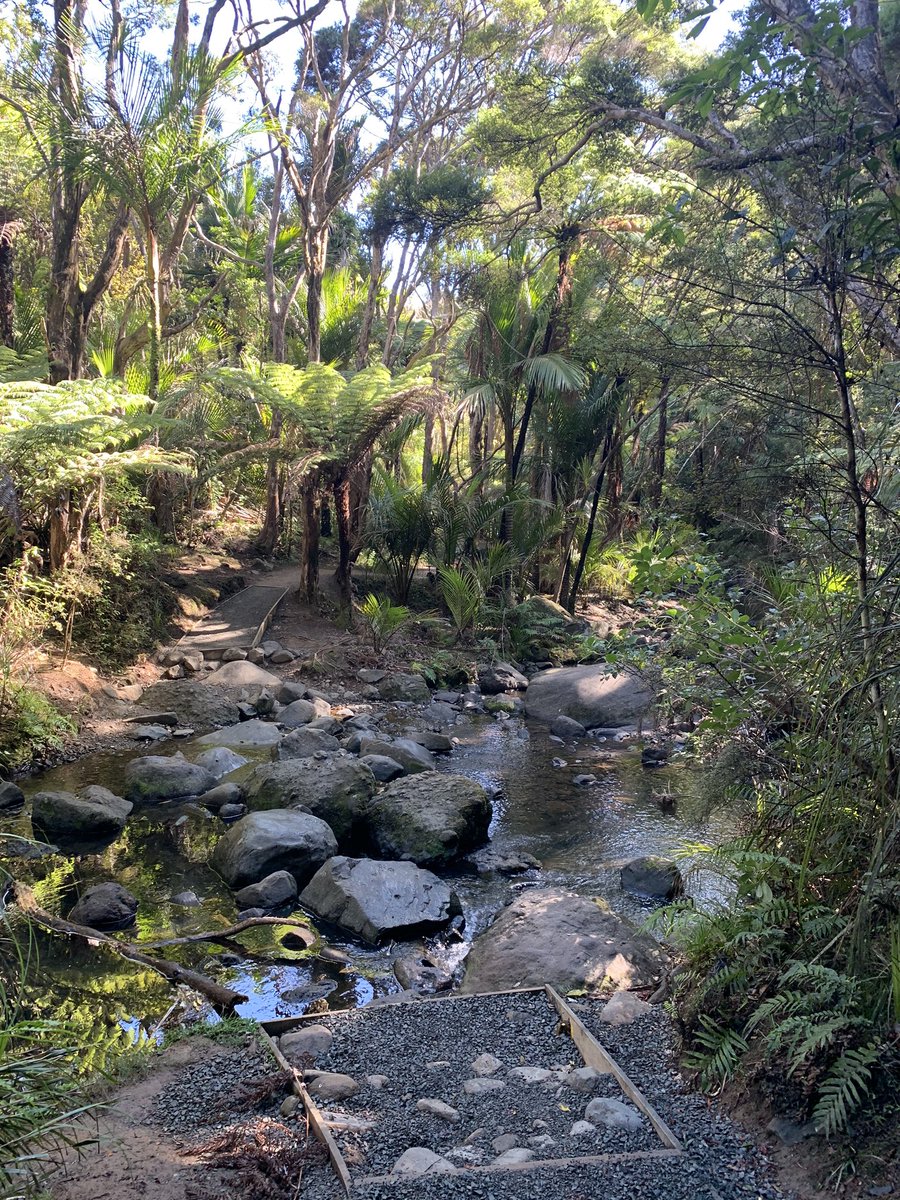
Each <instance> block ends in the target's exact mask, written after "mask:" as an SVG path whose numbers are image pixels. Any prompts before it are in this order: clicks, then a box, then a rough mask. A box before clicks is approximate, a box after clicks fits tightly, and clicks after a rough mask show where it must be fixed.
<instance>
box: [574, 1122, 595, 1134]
mask: <svg viewBox="0 0 900 1200" xmlns="http://www.w3.org/2000/svg"><path fill="white" fill-rule="evenodd" d="M596 1132H597V1130H596V1129H595V1128H594V1126H593V1125H592V1124H591V1123H590V1121H576V1122H575V1124H574V1125H573V1126H572V1128H571V1129H570V1130H569V1137H574V1138H577V1137H589V1136H590V1135H591V1134H594V1133H596Z"/></svg>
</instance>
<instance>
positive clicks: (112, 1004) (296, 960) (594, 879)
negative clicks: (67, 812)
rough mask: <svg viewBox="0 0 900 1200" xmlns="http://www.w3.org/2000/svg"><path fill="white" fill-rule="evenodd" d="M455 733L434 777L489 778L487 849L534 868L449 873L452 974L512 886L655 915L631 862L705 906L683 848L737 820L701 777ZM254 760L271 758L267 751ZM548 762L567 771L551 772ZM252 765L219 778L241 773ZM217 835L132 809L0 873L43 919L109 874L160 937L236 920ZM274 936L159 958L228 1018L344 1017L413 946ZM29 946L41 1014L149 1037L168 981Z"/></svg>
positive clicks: (168, 1000) (103, 769) (377, 989)
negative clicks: (223, 999)
mask: <svg viewBox="0 0 900 1200" xmlns="http://www.w3.org/2000/svg"><path fill="white" fill-rule="evenodd" d="M451 732H452V734H453V735H454V737H455V738H457V739H458V741H459V744H458V746H457V747H456V748H455V749H454V751H453V752H452V753H451V754H450V755H444V756H441V757H440V758H439V762H438V765H439V768H440V769H441V770H443V771H450V772H455V773H459V774H464V775H469V776H471V777H473V778H475V779H478V780H479V781H480V782H482V783H483V784H485V785H486V786H487V787H488V788H489V789H490V790H491V792H492V794H493V803H494V818H493V822H492V825H491V831H490V833H491V845H492V847H493V848H494V849H495V850H497V851H499V852H502V853H504V854H511V855H516V854H519V855H521V854H530V855H533V856H534V857H535V858H537V859H539V860H540V861H541V863H542V869H541V870H540V871H536V870H532V871H528V872H527V873H525V874H522V875H516V876H509V877H507V876H502V875H498V874H494V873H492V874H488V875H477V874H475V873H474V872H469V871H466V870H462V869H460V870H458V871H456V872H453V873H452V878H453V881H454V886H455V887H456V890H457V892H458V894H459V896H460V899H461V901H462V905H463V910H464V915H465V930H464V934H463V938H462V940H461V941H460V940H457V941H456V942H454V941H452V940H449V939H448V940H444V939H432V940H430V941H429V942H428V943H427V947H428V952H429V955H430V956H431V957H432V958H434V959H435V960H436V961H439V962H441V963H442V964H443V965H445V966H447V967H448V968H449V969H453V968H455V967H458V966H459V964H460V963H461V961H462V959H463V957H464V955H465V952H466V949H467V948H468V945H469V943H470V942H471V939H472V938H473V937H474V936H476V935H477V934H478V933H480V932H481V931H482V930H483V929H484V928H485V927H486V926H487V925H488V924H489V923H490V921H491V919H492V918H493V916H494V915H495V914H496V913H497V912H498V911H499V909H500V908H502V907H503V905H504V904H505V903H507V902H508V901H509V900H510V899H511V898H512V896H514V895H515V894H516V892H517V891H518V890H520V889H522V888H526V887H540V886H544V887H547V886H553V887H567V888H571V889H573V890H576V891H579V892H582V893H584V894H587V895H593V896H602V897H604V898H605V899H606V900H607V901H608V902H609V903H610V904H611V906H612V907H613V908H614V909H616V910H617V911H619V912H622V913H625V914H627V915H628V916H631V917H632V918H634V919H636V920H638V921H640V920H642V919H643V918H645V917H646V916H648V915H649V914H650V912H651V911H652V907H653V906H652V905H651V904H649V903H644V902H642V901H640V900H639V899H637V898H635V897H633V896H629V895H627V894H625V893H623V892H622V890H621V887H620V885H619V868H620V867H621V865H622V864H623V863H624V862H625V861H627V860H629V859H632V858H635V857H638V856H640V855H645V854H658V855H662V856H665V857H674V858H677V859H679V861H680V864H681V867H682V871H683V873H684V875H685V890H686V893H687V894H688V895H689V896H691V897H692V898H693V899H694V900H695V902H696V903H698V904H700V905H706V904H709V903H711V902H714V900H715V899H716V898H717V897H718V896H719V894H720V885H719V883H718V881H717V880H716V879H715V878H713V877H712V876H710V875H708V874H706V873H704V872H702V871H697V870H695V869H693V867H692V865H691V860H690V855H689V854H685V852H684V847H686V846H687V845H689V844H692V843H698V842H700V843H716V842H720V841H722V840H723V839H724V838H725V837H727V836H728V835H729V834H730V833H731V832H733V829H734V824H735V818H734V814H733V812H732V811H730V810H729V809H728V808H727V807H726V806H722V805H711V804H710V801H709V799H708V798H706V797H705V796H704V795H703V789H702V788H701V787H700V786H699V785H700V782H701V780H700V777H699V776H697V775H696V774H694V773H692V772H690V771H688V770H686V769H684V768H680V767H677V766H670V767H664V768H658V769H647V768H644V767H642V766H641V762H640V752H639V749H638V747H637V745H636V744H635V742H634V741H633V740H631V741H629V740H628V737H627V735H626V736H625V737H624V738H623V737H622V735H621V734H620V735H612V734H611V735H610V736H608V737H606V738H603V737H590V738H587V739H585V740H584V741H582V742H579V743H577V744H575V745H571V744H569V745H566V746H562V745H560V744H559V743H558V742H557V741H554V740H551V739H550V738H549V737H548V735H547V733H546V731H545V730H543V729H542V728H541V727H538V726H529V725H528V724H527V723H526V722H524V721H522V720H520V719H517V718H512V719H509V720H500V721H498V720H492V719H491V718H487V717H484V718H473V719H471V720H467V719H462V720H460V721H459V722H458V723H457V724H456V725H455V726H454V727H453V729H452V731H451ZM179 750H182V751H184V752H185V753H186V755H187V757H191V748H190V743H180V742H175V741H169V742H166V743H163V744H162V745H161V746H154V747H152V748H151V749H150V750H149V751H148V750H147V749H146V748H144V749H140V750H135V751H134V752H133V753H129V754H115V755H102V754H100V755H92V756H90V757H87V758H84V759H81V760H80V761H78V762H76V763H74V764H71V765H68V766H64V767H59V768H56V769H54V770H51V771H48V772H46V773H44V774H43V775H41V776H37V777H34V778H32V779H30V780H28V781H27V782H26V783H25V784H23V789H24V790H25V791H26V795H27V794H30V793H34V792H35V791H38V790H46V789H51V790H62V789H65V790H76V789H78V788H80V787H84V786H86V785H87V784H89V783H99V784H102V785H104V786H106V787H109V788H110V789H111V790H113V791H119V792H120V791H121V778H122V769H123V766H124V764H125V762H127V760H128V759H129V758H130V757H132V756H133V754H146V753H148V752H149V753H156V754H170V753H175V752H177V751H179ZM242 753H243V754H244V755H245V757H249V753H248V752H244V751H242ZM258 753H259V754H260V755H262V756H264V757H266V758H267V757H268V754H269V752H268V751H261V752H258ZM554 759H562V760H564V762H565V765H564V766H553V765H552V764H553V760H554ZM257 761H258V760H257ZM253 765H254V764H253V763H252V762H251V763H249V764H248V765H247V766H246V767H244V768H242V769H241V770H240V771H238V772H236V773H235V774H234V776H232V777H230V778H235V779H238V780H239V779H240V776H241V774H242V773H243V772H247V771H249V770H251V769H252V766H253ZM582 773H591V774H594V775H595V776H597V778H598V780H599V782H598V784H597V785H596V786H594V787H589V788H586V787H580V786H577V785H575V784H574V783H573V782H572V780H573V777H574V776H576V775H578V774H582ZM660 791H669V792H671V793H672V794H674V795H675V796H677V797H678V802H677V809H676V811H674V812H668V811H667V812H664V811H662V810H661V809H660V807H659V804H658V803H657V802H656V800H654V798H653V795H652V793H654V792H660ZM222 831H223V826H222V823H221V822H220V821H219V820H218V818H216V817H214V816H213V815H212V814H210V813H208V812H207V811H206V810H204V809H202V808H200V807H199V806H197V805H192V804H182V805H175V804H169V805H165V806H160V807H157V808H153V809H143V810H136V811H135V814H134V815H132V816H131V817H130V818H129V820H128V822H127V824H126V827H125V830H124V832H123V834H122V835H121V836H120V837H119V838H118V839H117V840H116V841H115V842H114V843H113V844H112V845H111V846H109V847H107V848H106V849H105V850H103V851H101V852H99V853H96V854H83V855H80V856H71V855H52V856H49V857H46V858H35V859H29V860H27V861H26V860H22V859H19V860H17V862H16V864H15V866H12V864H10V863H8V862H7V863H6V865H7V866H8V867H11V868H12V870H13V873H14V874H15V875H16V876H17V877H19V878H23V877H24V878H30V879H31V880H32V881H33V883H34V886H35V889H36V891H37V893H38V897H39V899H40V902H41V903H42V904H43V905H44V906H45V907H47V908H50V909H51V910H53V911H62V912H65V911H66V910H67V908H68V906H69V904H68V901H70V900H72V899H74V896H75V893H76V892H77V891H82V890H84V888H85V887H87V886H90V884H92V883H96V882H101V881H103V880H107V879H115V880H117V881H118V882H120V883H122V884H123V885H124V886H125V887H127V888H128V889H129V890H130V891H132V892H133V893H134V894H135V896H137V898H138V900H139V902H140V907H139V910H138V922H137V928H136V930H132V931H130V932H129V933H128V934H127V937H128V938H129V939H131V940H133V941H135V942H149V941H158V940H160V939H163V938H167V937H178V936H183V935H186V934H190V933H196V932H199V931H202V930H209V929H215V928H224V927H226V926H227V925H230V924H232V923H233V922H234V921H235V919H236V911H235V905H234V900H233V897H232V894H231V892H230V891H229V890H228V888H227V887H226V886H225V885H224V884H223V883H222V881H221V880H220V879H219V877H218V876H217V875H216V874H215V873H214V872H213V871H212V870H211V869H210V868H209V867H208V866H207V865H206V859H207V856H208V854H209V852H210V850H211V847H212V845H213V844H214V843H215V841H216V839H217V838H218V837H219V836H220V835H221V833H222ZM0 833H15V834H20V835H22V836H25V837H30V836H31V825H30V821H29V819H28V817H27V805H26V810H25V814H22V815H20V816H18V817H15V818H8V819H6V820H2V819H0ZM185 891H192V892H194V893H196V895H197V897H199V899H200V904H199V905H197V906H193V907H185V906H183V905H181V904H178V903H174V902H173V899H172V898H173V897H174V896H176V895H178V894H179V893H181V892H185ZM284 932H285V931H284V929H277V928H276V929H274V930H273V929H272V928H262V929H258V930H254V931H251V932H250V933H249V934H244V935H242V936H241V939H240V945H237V944H235V945H234V947H225V948H223V947H221V946H218V945H216V944H213V943H204V944H200V945H195V946H192V947H190V948H185V949H181V948H179V949H178V950H177V951H167V950H162V949H161V950H159V951H158V953H159V954H161V955H164V956H168V957H173V958H174V957H178V958H179V960H180V961H183V962H185V963H186V964H187V965H190V966H193V967H195V968H197V969H199V970H201V971H204V972H206V973H207V974H211V975H213V976H214V977H215V978H217V979H219V980H220V981H221V982H223V983H226V984H228V986H230V987H233V988H235V989H236V990H238V991H240V992H244V993H246V994H247V995H248V997H249V998H248V1000H247V1002H246V1003H245V1004H242V1005H241V1006H240V1007H239V1008H238V1010H237V1011H238V1013H239V1015H242V1016H248V1017H255V1018H257V1019H268V1018H272V1017H289V1016H298V1015H300V1014H301V1013H303V1012H304V1011H306V1009H307V1008H308V1006H309V1004H310V1003H311V1001H313V1000H315V999H318V998H321V997H325V998H327V1002H328V1004H329V1006H330V1007H332V1008H343V1007H347V1006H356V1005H362V1004H366V1003H367V1002H369V1001H370V1000H372V999H373V998H374V997H376V996H381V995H385V994H387V993H390V992H393V991H396V990H398V988H399V984H398V983H397V981H396V979H395V978H394V975H393V971H392V963H393V960H394V959H395V958H396V957H397V956H398V955H402V954H405V953H410V952H412V950H413V948H414V947H416V946H418V947H421V946H422V943H421V942H417V943H407V944H398V943H392V944H390V945H388V946H383V947H381V948H379V949H377V950H372V949H364V948H363V947H361V946H360V945H359V944H356V943H354V942H352V941H348V940H346V939H345V938H342V937H340V936H330V932H333V931H328V930H323V931H322V932H323V934H324V935H325V937H326V939H327V942H328V944H329V945H331V946H334V947H337V948H339V949H341V950H343V951H345V952H346V953H347V954H349V955H350V957H351V959H352V963H351V965H350V966H348V967H343V968H342V967H340V966H339V965H336V964H331V963H326V962H323V961H322V960H321V959H318V958H315V957H312V956H311V955H310V954H308V953H306V952H301V951H290V950H287V949H286V948H285V947H284V945H283V944H282V942H281V940H280V938H281V935H282V934H283V933H284ZM36 948H37V950H38V952H39V959H40V965H39V968H38V974H37V975H35V973H34V972H32V977H33V978H39V979H40V983H41V992H40V996H41V999H42V1002H43V1006H44V1007H45V1008H46V1013H45V1015H47V1016H50V1015H55V1016H61V1017H68V1018H69V1019H72V1020H74V1021H75V1022H76V1023H78V1024H80V1025H82V1026H84V1027H90V1028H91V1029H92V1031H93V1033H94V1036H95V1037H96V1036H98V1034H99V1030H100V1027H103V1028H105V1030H106V1037H107V1038H108V1039H109V1040H114V1039H115V1038H117V1037H121V1036H131V1035H132V1034H138V1033H140V1032H143V1033H150V1032H152V1031H153V1029H154V1028H155V1027H156V1025H157V1023H158V1021H159V1020H160V1019H161V1018H162V1017H163V1015H164V1014H165V1013H166V1012H167V1010H168V1009H169V1008H170V1006H171V1004H172V1001H173V993H172V989H171V988H170V986H169V985H168V984H167V983H165V982H164V981H163V980H161V979H159V978H158V977H157V976H156V975H155V974H153V973H152V972H149V971H145V970H142V969H141V968H139V967H136V966H132V965H131V964H129V963H127V962H124V961H123V960H121V959H120V958H118V957H117V956H115V955H112V954H111V953H108V952H104V951H100V950H97V949H96V948H91V947H87V946H84V945H81V944H77V943H73V942H68V941H66V940H65V939H62V938H59V937H52V936H39V937H38V941H37V944H36Z"/></svg>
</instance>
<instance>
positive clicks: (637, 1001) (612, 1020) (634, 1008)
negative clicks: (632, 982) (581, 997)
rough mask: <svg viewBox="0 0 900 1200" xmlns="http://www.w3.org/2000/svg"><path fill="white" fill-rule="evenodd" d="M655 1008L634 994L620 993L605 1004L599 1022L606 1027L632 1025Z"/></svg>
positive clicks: (615, 993) (614, 994)
mask: <svg viewBox="0 0 900 1200" xmlns="http://www.w3.org/2000/svg"><path fill="white" fill-rule="evenodd" d="M652 1008H653V1006H652V1005H650V1004H648V1003H647V1001H646V1000H642V999H641V998H640V996H636V995H635V994H634V992H628V991H624V990H622V991H618V992H614V993H613V995H612V996H610V998H609V999H608V1000H607V1002H606V1004H604V1006H603V1009H602V1011H601V1012H600V1014H599V1016H598V1018H597V1020H598V1021H603V1022H604V1024H606V1025H630V1024H631V1023H632V1022H633V1021H634V1020H636V1019H637V1018H638V1017H643V1016H645V1015H646V1014H647V1013H649V1012H652Z"/></svg>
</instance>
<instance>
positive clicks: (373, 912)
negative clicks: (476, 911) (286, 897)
mask: <svg viewBox="0 0 900 1200" xmlns="http://www.w3.org/2000/svg"><path fill="white" fill-rule="evenodd" d="M300 903H301V904H302V905H303V906H304V907H305V908H308V909H310V910H311V911H312V912H314V913H315V914H316V916H318V917H320V918H321V919H322V920H324V921H330V922H331V924H332V925H337V926H338V927H339V928H341V929H344V930H346V931H347V932H348V933H352V934H354V935H355V936H356V937H360V938H362V939H363V940H364V941H366V942H371V943H373V944H374V943H377V942H379V941H381V940H382V939H383V938H386V937H391V938H406V937H410V936H412V935H413V934H416V933H434V932H435V931H437V930H438V929H440V928H442V927H443V926H444V925H446V924H447V922H448V921H450V920H451V919H452V918H453V917H454V916H455V915H456V914H457V913H458V912H460V911H461V909H460V904H459V900H458V899H457V897H456V895H455V893H454V892H452V891H451V889H450V887H449V886H448V885H447V884H446V883H445V882H444V881H443V880H442V879H438V877H437V875H432V873H431V871H422V870H420V868H419V867H417V866H414V865H413V863H410V862H376V861H374V860H373V859H371V858H345V857H343V856H341V857H338V858H332V859H329V861H328V862H327V863H325V865H324V866H322V867H320V868H319V870H318V871H317V872H316V873H315V875H314V876H313V877H312V879H311V880H310V882H309V883H308V884H307V886H306V887H305V888H304V890H303V892H302V894H301V896H300Z"/></svg>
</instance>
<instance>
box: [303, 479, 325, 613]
mask: <svg viewBox="0 0 900 1200" xmlns="http://www.w3.org/2000/svg"><path fill="white" fill-rule="evenodd" d="M300 504H301V506H302V519H303V549H302V552H301V556H300V593H301V595H302V596H303V598H304V599H305V600H306V602H307V604H314V603H315V600H316V595H317V594H318V591H319V530H320V523H321V512H320V504H319V486H318V480H313V481H309V482H307V483H306V484H304V486H303V488H302V489H301V492H300Z"/></svg>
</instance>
